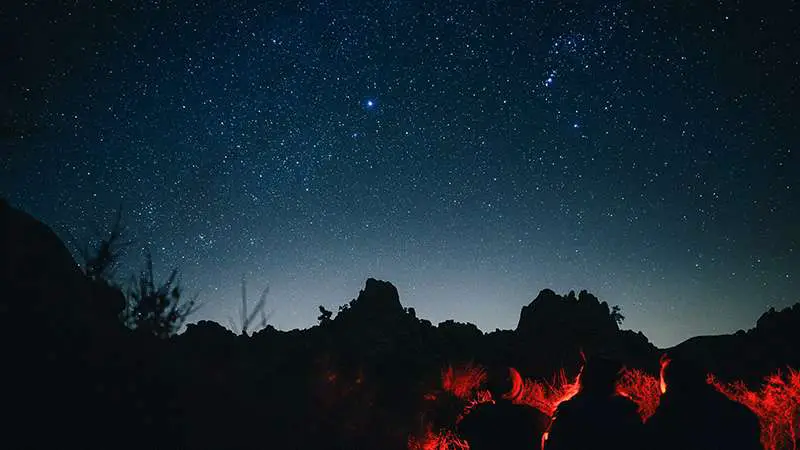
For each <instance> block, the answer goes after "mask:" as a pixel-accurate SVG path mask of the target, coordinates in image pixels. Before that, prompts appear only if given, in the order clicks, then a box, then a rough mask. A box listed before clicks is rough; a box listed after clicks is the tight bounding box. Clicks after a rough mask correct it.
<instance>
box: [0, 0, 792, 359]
mask: <svg viewBox="0 0 800 450" xmlns="http://www.w3.org/2000/svg"><path fill="white" fill-rule="evenodd" d="M18 3H19V4H17V5H15V6H14V7H13V8H12V10H11V11H9V13H8V14H7V17H9V18H11V20H10V21H8V23H7V25H8V27H9V28H8V30H9V32H8V33H7V34H8V35H9V36H12V39H11V41H10V42H9V43H8V48H9V49H10V50H9V51H8V54H9V55H11V56H12V58H11V59H10V61H9V62H8V64H5V65H4V71H3V74H2V75H1V76H2V77H3V82H4V83H3V84H4V86H8V92H9V94H8V98H7V100H6V101H4V103H5V104H7V105H9V106H8V108H7V111H10V112H11V113H10V115H9V114H6V113H2V114H5V115H0V119H2V120H3V123H2V125H3V126H2V132H3V135H2V139H3V140H2V145H3V146H4V148H5V150H4V152H3V154H2V158H3V159H2V166H0V169H2V171H3V172H2V176H0V193H2V194H3V195H5V196H8V197H10V199H11V201H12V202H13V203H15V204H17V205H19V206H20V207H22V208H24V209H26V210H29V211H31V212H32V213H34V214H35V215H37V216H38V217H41V218H42V219H43V220H44V221H45V222H47V223H48V224H50V225H51V226H53V227H54V228H55V229H56V230H57V232H58V233H59V234H60V235H61V236H62V237H64V238H65V240H67V241H69V242H70V245H72V246H73V247H74V246H76V245H78V244H80V242H82V241H85V240H87V239H89V238H90V237H92V236H94V235H96V234H97V230H101V229H102V228H103V227H104V226H105V225H106V223H107V222H108V220H109V217H110V216H111V215H112V214H113V211H114V210H115V209H116V208H118V207H119V206H120V204H121V205H122V207H123V215H124V217H125V219H126V220H127V222H128V223H127V225H128V229H129V232H130V234H131V238H132V239H134V241H135V242H136V243H137V244H136V251H132V252H129V260H128V261H127V262H128V264H129V265H130V267H132V268H134V269H135V268H136V264H138V261H139V259H140V253H141V251H143V250H145V248H147V249H149V250H151V251H153V253H154V258H155V261H156V263H157V265H158V266H160V267H161V268H162V269H163V270H165V271H166V270H168V269H169V268H171V267H172V266H179V267H180V268H181V269H182V271H183V274H184V276H183V281H184V283H185V284H186V286H187V288H189V289H190V290H191V289H196V290H197V291H199V292H200V293H201V296H202V295H203V294H202V293H213V294H209V295H213V298H209V299H206V301H207V303H208V305H209V306H208V307H206V308H204V309H203V310H202V312H201V313H202V314H203V315H204V316H203V317H198V318H211V319H214V320H218V321H220V322H221V323H224V322H225V320H224V317H225V316H226V315H228V314H229V312H230V311H231V310H232V308H235V305H236V299H237V292H238V283H239V282H240V280H241V275H242V273H245V274H246V275H247V276H248V277H249V278H251V279H253V282H254V283H260V284H264V283H269V284H270V285H271V286H272V290H271V292H272V295H273V296H274V297H275V298H274V301H275V304H276V311H275V315H274V316H273V317H274V320H275V321H276V325H277V326H279V327H280V328H292V327H305V326H309V325H311V324H312V323H313V322H314V318H315V317H316V313H315V310H316V306H317V305H319V304H324V305H326V306H328V307H331V308H334V309H335V307H336V305H338V304H342V303H344V302H346V301H347V300H349V298H351V297H352V296H354V295H356V294H357V292H358V289H359V288H360V287H361V283H363V280H364V279H365V278H366V277H369V276H376V277H382V278H385V279H387V280H390V281H393V282H395V283H396V284H397V285H398V287H399V288H400V290H401V295H403V299H402V300H403V302H404V303H406V304H408V305H410V306H415V307H416V308H417V311H418V312H419V314H420V316H422V317H426V318H430V319H431V320H434V321H437V320H445V319H448V318H455V319H457V320H461V321H465V320H466V321H472V322H475V323H477V324H478V325H479V326H480V327H481V328H483V329H485V330H493V329H495V328H512V327H514V326H515V324H516V319H517V318H518V314H519V307H520V306H521V305H522V304H524V303H527V302H528V301H529V300H530V299H531V298H533V297H534V296H535V294H536V292H538V290H539V289H542V288H546V287H549V288H553V289H555V290H557V291H568V290H570V289H584V288H585V289H588V290H590V291H593V292H595V293H596V294H598V295H599V296H600V297H601V298H602V299H604V300H607V301H609V302H610V303H612V304H615V303H619V304H621V305H622V306H623V309H624V310H625V313H626V316H627V317H628V321H627V322H626V324H627V325H628V326H631V327H634V328H639V329H643V330H644V331H645V333H646V334H647V335H648V336H650V337H651V339H653V340H654V341H655V342H656V343H657V344H659V345H670V344H674V343H676V342H677V341H678V340H680V339H683V338H685V337H688V336H690V335H692V334H700V333H704V332H707V331H708V330H710V329H712V328H718V329H725V330H730V331H734V330H735V329H736V328H742V327H747V326H749V325H751V324H752V321H753V320H754V318H755V317H757V316H758V314H759V313H760V310H761V309H763V307H764V305H766V304H768V303H769V304H777V303H780V302H784V303H789V302H792V301H796V300H797V299H796V298H792V295H794V293H795V292H797V287H798V286H797V281H796V280H797V279H798V277H797V276H792V275H793V272H792V271H794V270H796V269H794V268H795V267H800V259H799V258H800V257H798V252H797V251H796V248H797V246H798V239H800V236H798V233H797V229H796V227H794V226H793V224H794V223H796V222H797V219H798V215H799V214H800V206H799V205H800V201H798V198H797V195H798V194H797V193H798V192H799V191H800V189H798V186H797V177H796V173H797V172H798V169H800V167H798V159H797V157H796V154H795V153H792V151H791V150H792V149H793V147H794V144H796V143H797V138H798V135H797V127H796V125H795V124H796V123H798V122H799V121H800V119H798V117H797V111H796V106H795V105H794V104H793V103H792V101H791V99H792V98H793V96H792V95H790V94H791V92H789V91H790V90H791V86H793V85H794V80H795V79H796V75H797V68H796V67H794V66H791V64H790V62H791V61H794V60H796V58H792V57H791V55H793V54H794V53H792V52H793V51H794V52H796V50H797V48H796V46H797V44H796V42H800V39H797V38H798V36H797V33H798V31H797V29H796V27H794V26H793V25H791V23H790V21H788V22H787V19H785V17H787V14H786V13H785V11H782V10H777V9H776V10H771V9H769V8H760V7H758V8H757V7H755V6H753V7H750V6H747V5H735V4H725V5H723V4H714V5H711V4H709V5H705V4H704V5H699V6H698V5H695V6H688V5H683V4H668V3H663V4H662V3H659V4H657V5H655V4H654V5H649V6H647V7H646V8H645V7H644V6H643V5H638V4H633V3H629V2H625V1H623V0H616V1H608V2H601V3H599V4H597V3H592V4H586V5H576V4H568V3H567V2H560V1H557V2H533V3H529V4H526V5H525V6H524V7H522V6H520V5H518V4H516V3H514V2H493V3H492V5H491V7H489V6H487V4H486V3H485V2H463V1H446V2H445V3H444V4H441V5H438V4H437V6H436V7H425V8H423V7H418V6H415V5H412V4H409V3H407V2H406V3H404V2H388V3H386V2H384V3H380V2H378V3H375V2H356V3H350V4H348V3H342V2H337V1H332V2H322V3H319V4H314V5H311V4H304V3H303V4H297V5H293V6H285V7H284V8H279V9H278V10H275V11H273V10H271V9H269V8H268V7H266V6H265V5H262V4H255V3H254V4H250V5H247V6H246V7H244V8H242V7H228V6H225V5H221V4H220V5H213V6H212V5H205V6H199V5H196V4H194V3H191V2H190V3H186V4H183V3H181V2H177V3H164V4H161V3H147V4H141V5H137V6H136V7H128V6H124V5H116V4H113V5H112V4H109V5H106V6H100V5H97V4H88V3H87V4H84V3H80V2H79V3H76V4H70V5H56V4H50V5H44V4H35V3H30V2H28V3H25V2H18ZM245 3H247V2H245ZM91 18H95V19H96V21H94V19H92V20H91V21H90V19H91ZM77 31H80V33H78V32H77ZM60 36H76V37H75V39H72V40H69V42H67V40H64V39H61V38H60ZM40 180H48V181H49V182H48V183H41V182H40ZM756 253H757V254H758V255H761V256H759V258H760V259H759V263H758V264H755V263H753V261H754V259H753V255H755V254H756ZM764 255H769V257H767V256H764ZM159 263H160V264H159ZM734 274H735V275H734ZM475 280H479V281H477V282H476V281H475ZM475 283H477V284H478V285H476V284H475ZM444 286H447V287H449V289H446V288H444ZM467 287H469V288H467ZM406 294H407V295H406ZM722 309H729V310H731V311H732V312H731V313H730V314H716V313H717V312H719V311H720V310H722ZM715 316H716V317H715ZM687 317H688V318H687ZM710 317H713V319H712V318H710ZM700 318H702V320H701V319H700ZM711 322H713V323H711Z"/></svg>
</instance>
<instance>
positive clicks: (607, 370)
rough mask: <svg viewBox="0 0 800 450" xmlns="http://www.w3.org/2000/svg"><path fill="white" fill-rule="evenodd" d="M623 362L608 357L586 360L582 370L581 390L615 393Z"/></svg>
mask: <svg viewBox="0 0 800 450" xmlns="http://www.w3.org/2000/svg"><path fill="white" fill-rule="evenodd" d="M621 370H622V363H620V362H619V361H617V360H614V359H611V358H607V357H602V356H601V357H594V358H590V359H587V360H586V363H585V364H584V366H583V370H582V371H581V378H580V382H581V392H585V393H588V394H604V395H610V394H613V393H614V390H615V385H616V382H617V379H618V378H619V373H620V371H621Z"/></svg>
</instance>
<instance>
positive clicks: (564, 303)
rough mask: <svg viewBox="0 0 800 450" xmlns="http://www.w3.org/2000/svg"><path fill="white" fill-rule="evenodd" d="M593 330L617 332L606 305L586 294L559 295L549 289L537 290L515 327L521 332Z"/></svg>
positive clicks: (572, 292) (523, 309) (584, 292)
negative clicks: (537, 293)
mask: <svg viewBox="0 0 800 450" xmlns="http://www.w3.org/2000/svg"><path fill="white" fill-rule="evenodd" d="M597 328H599V329H606V330H607V331H616V330H618V327H617V324H616V322H615V321H614V319H613V318H612V317H611V315H610V310H609V308H608V304H607V303H606V302H600V300H598V298H597V297H595V296H594V295H592V294H590V293H588V292H586V291H581V292H580V294H578V295H577V296H576V295H575V292H574V291H571V292H570V293H569V294H567V295H565V296H561V295H558V294H556V293H555V292H553V291H552V290H550V289H543V290H542V291H540V292H539V295H537V296H536V298H535V299H534V300H533V301H532V302H531V303H530V304H528V305H527V306H524V307H523V308H522V311H521V312H520V318H519V322H518V324H517V330H518V331H523V332H527V331H535V330H538V331H542V330H553V331H556V330H558V329H560V330H562V331H566V330H567V329H597Z"/></svg>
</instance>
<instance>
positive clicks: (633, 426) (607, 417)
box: [542, 358, 677, 450]
mask: <svg viewBox="0 0 800 450" xmlns="http://www.w3.org/2000/svg"><path fill="white" fill-rule="evenodd" d="M621 370H622V364H620V363H619V362H617V361H614V360H611V359H607V358H593V359H590V360H588V361H587V362H586V364H585V365H584V367H583V370H582V371H581V376H580V390H579V391H578V393H577V394H576V395H575V396H574V397H572V398H571V399H570V400H567V401H565V402H563V403H561V404H560V405H559V406H558V408H557V409H556V412H555V414H554V415H553V422H552V423H551V425H550V429H549V430H548V433H547V437H546V440H545V441H544V442H543V443H542V448H543V449H544V450H589V449H614V450H630V449H639V448H640V446H639V444H640V443H641V437H642V433H643V425H642V419H641V417H640V416H639V413H638V412H637V406H636V404H635V403H634V402H633V401H631V400H629V399H628V398H626V397H623V396H621V395H619V394H617V393H616V388H615V384H616V382H617V379H618V377H619V374H620V371H621ZM676 450H677V449H676Z"/></svg>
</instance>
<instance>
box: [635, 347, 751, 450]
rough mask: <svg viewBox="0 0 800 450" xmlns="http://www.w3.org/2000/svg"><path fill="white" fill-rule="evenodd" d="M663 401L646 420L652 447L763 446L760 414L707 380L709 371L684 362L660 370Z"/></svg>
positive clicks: (745, 448)
mask: <svg viewBox="0 0 800 450" xmlns="http://www.w3.org/2000/svg"><path fill="white" fill-rule="evenodd" d="M661 386H662V391H665V392H664V393H663V394H662V395H661V401H660V403H659V405H658V408H657V409H656V412H655V414H654V415H653V416H652V417H651V418H650V419H649V420H648V421H647V424H646V431H647V437H648V439H649V440H650V442H651V445H650V448H652V449H654V450H660V449H665V450H666V449H676V448H680V449H684V450H693V449H705V450H708V449H726V450H728V449H739V450H761V449H762V446H761V443H760V435H761V430H760V428H759V423H758V417H757V416H756V415H755V413H753V412H752V411H750V409H748V408H747V407H746V406H744V405H742V404H741V403H738V402H735V401H733V400H730V399H729V398H727V397H725V395H723V394H722V393H720V392H719V391H717V390H716V389H714V387H713V386H711V385H710V384H708V383H707V382H706V374H705V372H704V371H703V370H701V369H700V368H699V367H697V366H696V365H694V364H692V363H691V362H689V361H686V360H679V359H674V360H672V361H667V362H666V365H665V366H663V367H662V369H661Z"/></svg>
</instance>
